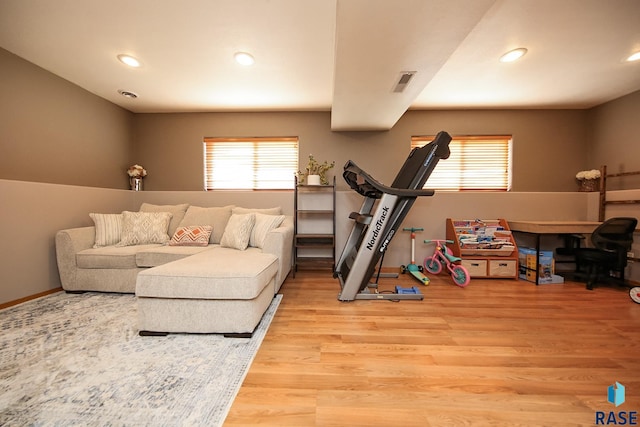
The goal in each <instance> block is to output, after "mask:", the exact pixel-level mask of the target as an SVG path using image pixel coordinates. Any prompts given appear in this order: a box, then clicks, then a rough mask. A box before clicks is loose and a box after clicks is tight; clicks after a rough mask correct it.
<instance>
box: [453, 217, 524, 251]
mask: <svg viewBox="0 0 640 427" xmlns="http://www.w3.org/2000/svg"><path fill="white" fill-rule="evenodd" d="M452 222H453V227H454V230H455V234H456V237H457V239H458V243H459V244H460V251H461V254H462V255H487V253H491V254H494V255H498V256H509V255H511V254H512V253H513V251H514V250H515V245H514V244H513V240H512V238H511V231H510V230H508V229H507V228H505V227H504V226H503V225H502V223H501V222H500V220H498V219H495V220H493V219H491V220H486V219H473V220H470V219H466V220H453V221H452Z"/></svg>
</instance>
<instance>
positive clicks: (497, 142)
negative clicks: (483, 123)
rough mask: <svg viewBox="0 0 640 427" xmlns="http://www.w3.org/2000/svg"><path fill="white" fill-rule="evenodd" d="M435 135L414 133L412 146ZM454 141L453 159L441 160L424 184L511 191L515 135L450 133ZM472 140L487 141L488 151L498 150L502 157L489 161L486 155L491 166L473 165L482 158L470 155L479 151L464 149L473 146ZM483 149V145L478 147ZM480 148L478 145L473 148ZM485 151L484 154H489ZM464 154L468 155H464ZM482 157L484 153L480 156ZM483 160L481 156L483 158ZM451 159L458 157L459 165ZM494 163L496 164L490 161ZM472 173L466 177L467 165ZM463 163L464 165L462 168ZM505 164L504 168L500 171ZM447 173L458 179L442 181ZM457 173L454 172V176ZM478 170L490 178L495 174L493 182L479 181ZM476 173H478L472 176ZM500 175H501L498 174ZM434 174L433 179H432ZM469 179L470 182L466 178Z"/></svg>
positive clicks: (461, 189)
mask: <svg viewBox="0 0 640 427" xmlns="http://www.w3.org/2000/svg"><path fill="white" fill-rule="evenodd" d="M434 138H435V136H412V137H411V149H413V148H414V147H421V146H423V145H425V144H426V143H428V142H431V141H433V139H434ZM451 138H452V139H451V143H450V144H449V147H450V149H451V151H452V155H451V156H450V160H449V159H447V160H442V161H440V162H438V165H437V166H436V168H435V169H434V170H433V172H432V174H431V176H430V177H429V179H428V180H427V182H426V183H425V185H424V188H429V189H433V190H438V191H450V192H464V191H496V192H501V191H511V188H512V179H513V135H456V136H452V137H451ZM470 144H484V145H485V148H486V150H485V151H487V152H490V151H492V150H497V151H496V153H497V154H499V159H496V160H495V161H489V159H487V163H486V164H487V166H490V168H489V171H488V172H487V171H483V170H480V169H479V168H478V167H477V166H476V167H475V168H474V164H476V165H478V166H482V164H483V163H482V162H479V161H478V159H477V157H476V158H475V159H473V158H471V157H470V156H472V155H474V154H477V153H473V152H467V153H464V152H461V150H464V147H465V146H468V147H471V145H470ZM479 148H480V149H482V147H479ZM474 149H475V150H478V147H476V148H474ZM487 155H489V154H487V153H486V152H485V153H484V156H487ZM465 156H466V157H467V158H466V159H465ZM480 157H482V156H480ZM480 160H482V159H481V158H480ZM450 161H456V163H458V167H456V166H455V164H452V163H447V162H450ZM492 163H494V164H493V165H491V164H492ZM465 165H466V170H467V172H468V173H469V174H471V175H472V176H467V177H465V173H464V168H465ZM461 167H462V168H463V169H461ZM501 168H503V170H504V172H500V169H501ZM447 174H448V176H450V177H452V178H449V179H453V180H455V183H453V184H451V185H441V184H440V183H442V182H444V181H445V180H446V179H447V178H446V177H447ZM453 174H455V176H453ZM478 174H484V175H485V177H488V178H490V177H491V175H492V174H493V175H494V177H495V178H493V179H490V181H489V182H490V185H478V183H479V182H480V181H479V180H480V179H482V177H479V176H478ZM473 175H475V176H473ZM498 176H499V178H498ZM432 178H433V179H432ZM465 180H467V181H468V182H466V183H465V182H464V181H465Z"/></svg>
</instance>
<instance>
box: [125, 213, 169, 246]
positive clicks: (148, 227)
mask: <svg viewBox="0 0 640 427" xmlns="http://www.w3.org/2000/svg"><path fill="white" fill-rule="evenodd" d="M171 216H172V215H171V214H170V213H169V212H128V211H124V212H122V238H121V240H120V242H119V243H118V244H117V245H116V246H133V245H146V244H149V243H160V244H165V243H167V242H168V241H169V235H168V234H167V230H168V229H169V222H170V221H171Z"/></svg>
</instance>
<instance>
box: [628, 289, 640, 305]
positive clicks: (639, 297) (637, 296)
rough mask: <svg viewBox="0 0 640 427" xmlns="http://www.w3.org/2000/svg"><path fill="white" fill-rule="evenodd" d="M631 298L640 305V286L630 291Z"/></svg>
mask: <svg viewBox="0 0 640 427" xmlns="http://www.w3.org/2000/svg"><path fill="white" fill-rule="evenodd" d="M629 296H630V297H631V299H632V300H633V302H635V303H638V304H640V286H634V287H633V288H631V289H629Z"/></svg>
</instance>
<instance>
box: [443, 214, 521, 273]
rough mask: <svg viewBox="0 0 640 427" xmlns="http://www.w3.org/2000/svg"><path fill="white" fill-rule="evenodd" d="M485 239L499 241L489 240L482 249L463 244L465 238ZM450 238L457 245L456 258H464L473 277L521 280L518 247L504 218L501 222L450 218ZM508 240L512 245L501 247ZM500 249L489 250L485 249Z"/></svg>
mask: <svg viewBox="0 0 640 427" xmlns="http://www.w3.org/2000/svg"><path fill="white" fill-rule="evenodd" d="M474 235H475V236H477V237H481V240H483V239H488V237H487V236H490V235H494V236H495V239H496V240H495V241H491V240H485V241H483V242H482V243H481V244H479V245H478V246H475V245H467V246H465V245H461V243H460V240H461V237H462V238H463V240H464V237H470V236H474ZM447 239H448V240H452V241H453V242H454V243H453V244H451V245H450V248H451V250H452V252H453V254H454V255H455V256H458V257H460V258H462V265H463V266H464V267H465V268H466V269H467V271H469V274H470V275H471V277H477V278H496V279H509V278H511V279H516V280H517V279H518V248H517V246H516V242H515V240H514V238H513V236H512V235H511V230H510V229H509V224H507V221H506V220H504V219H497V220H464V219H451V218H447ZM502 240H504V241H507V242H508V243H510V244H511V245H512V248H511V246H503V247H499V248H497V247H498V246H500V244H499V242H500V241H502ZM486 246H489V247H491V246H494V247H496V248H488V249H485V248H483V247H486Z"/></svg>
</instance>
